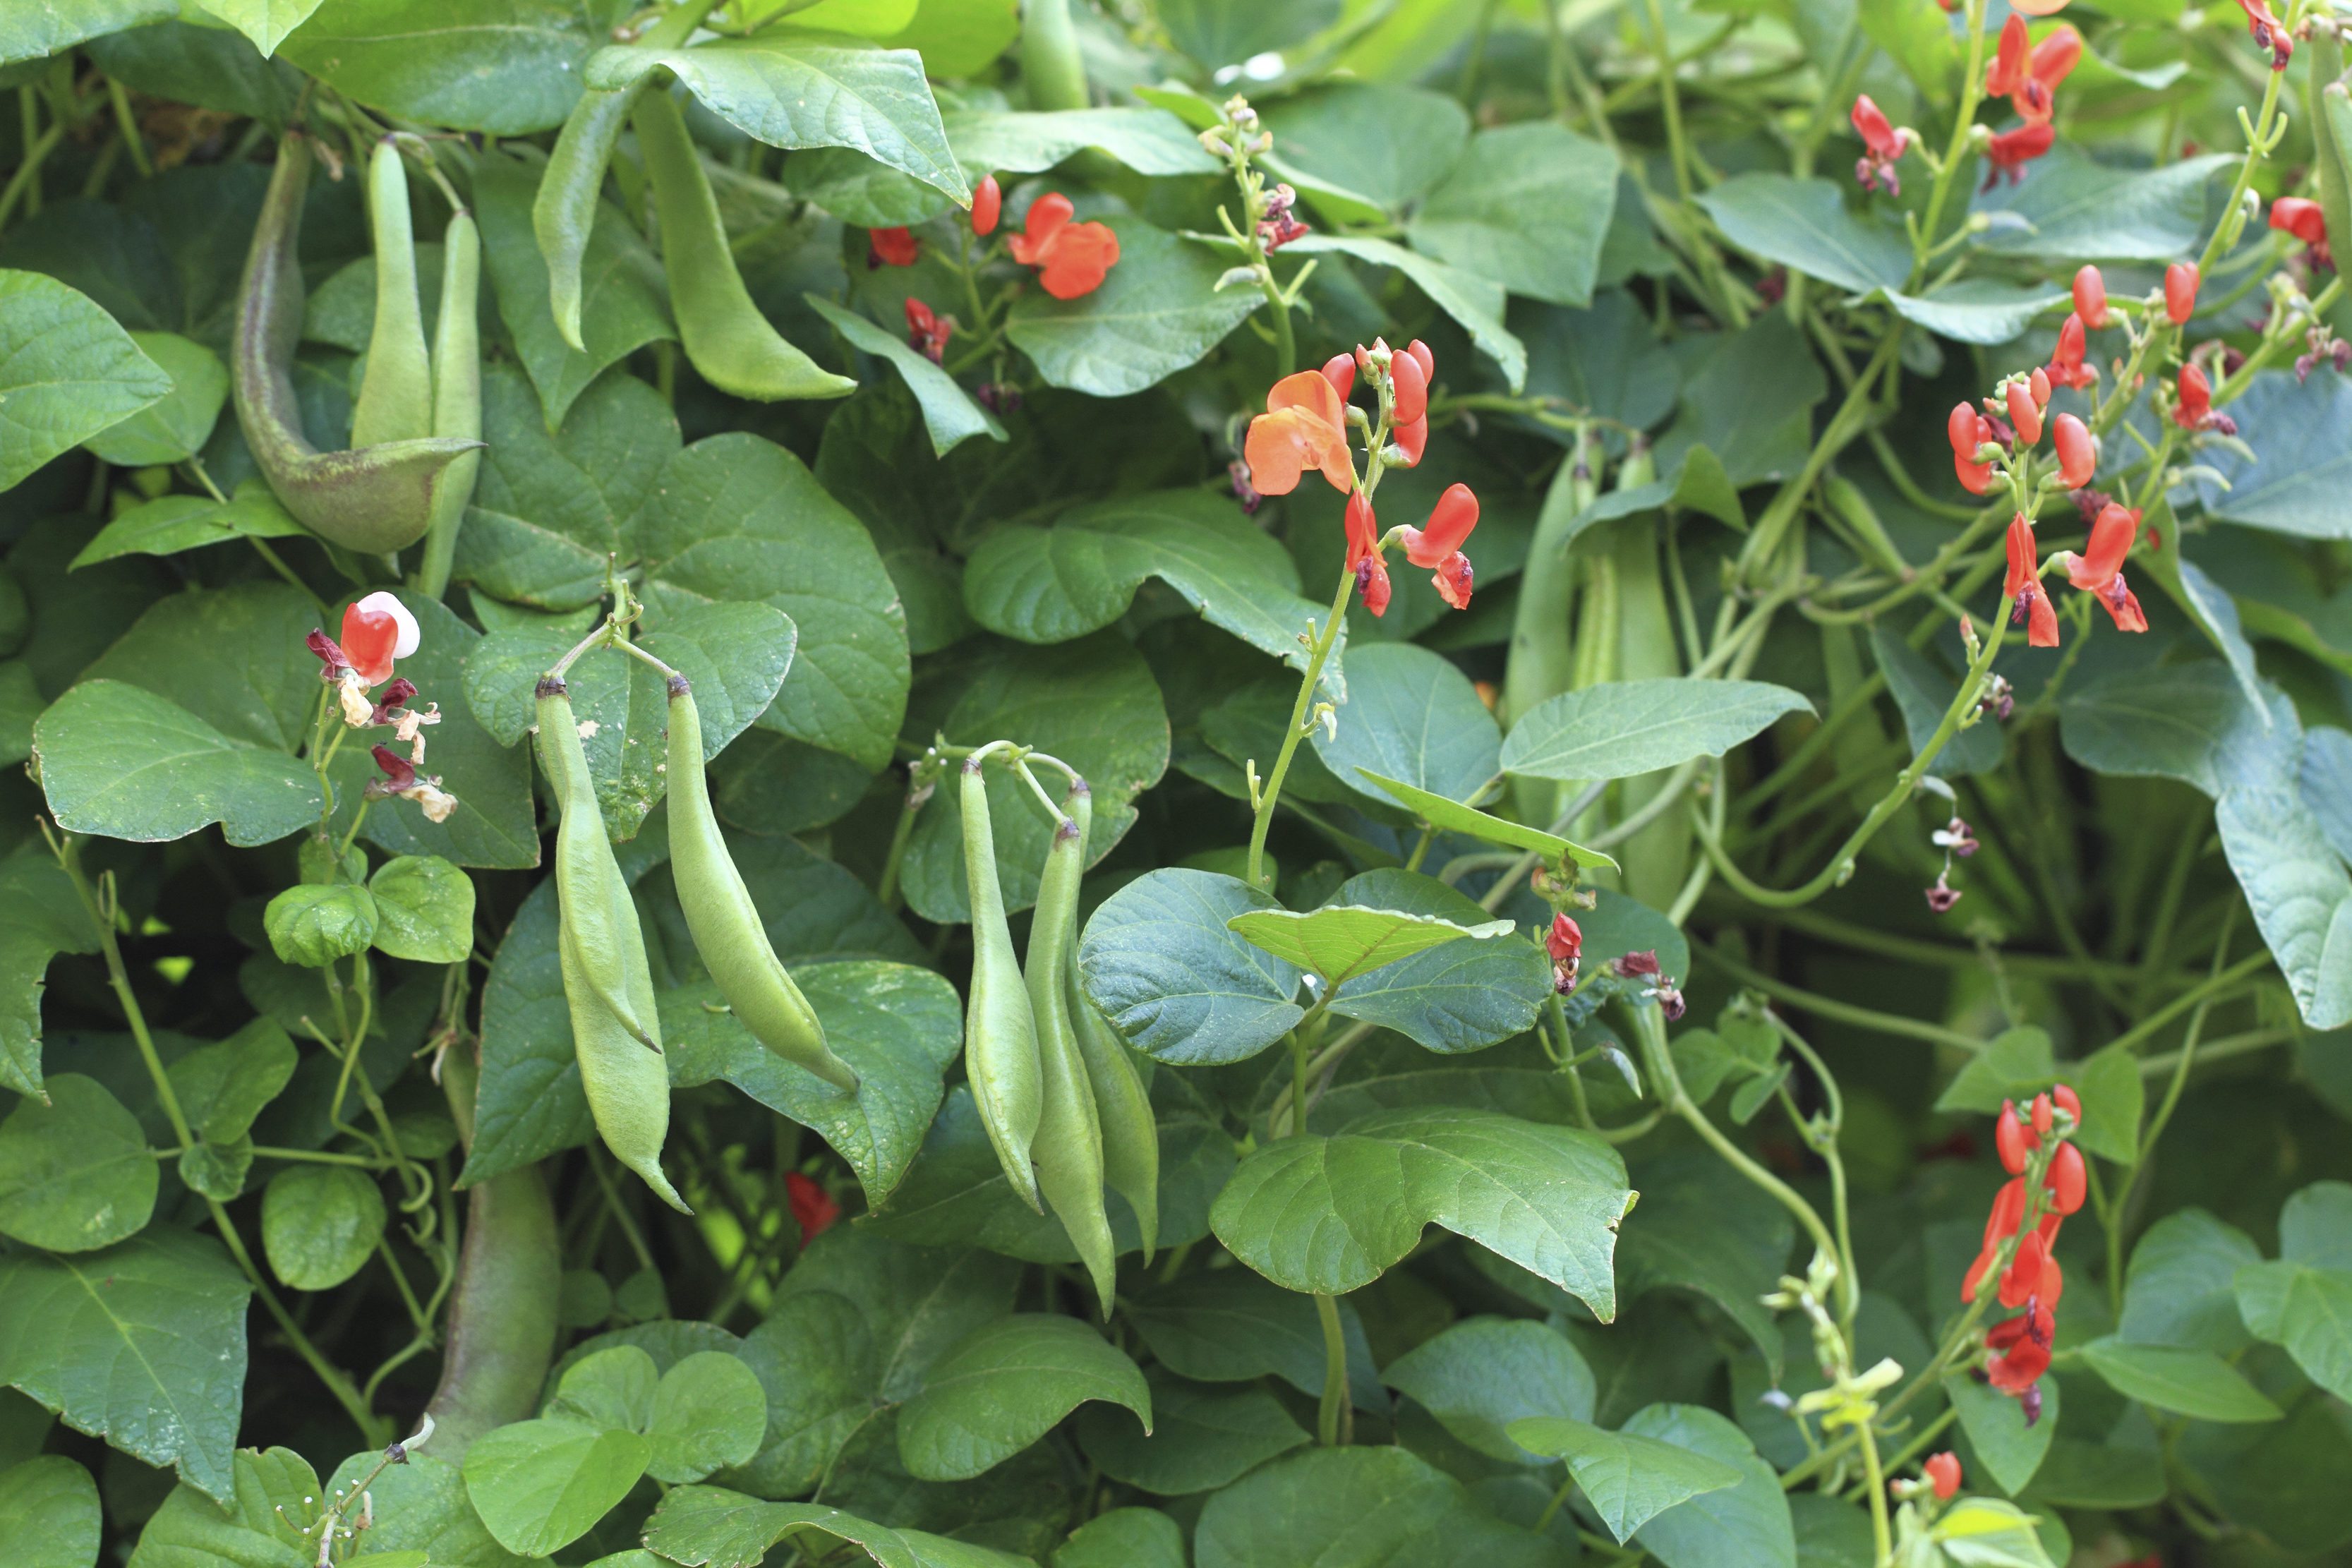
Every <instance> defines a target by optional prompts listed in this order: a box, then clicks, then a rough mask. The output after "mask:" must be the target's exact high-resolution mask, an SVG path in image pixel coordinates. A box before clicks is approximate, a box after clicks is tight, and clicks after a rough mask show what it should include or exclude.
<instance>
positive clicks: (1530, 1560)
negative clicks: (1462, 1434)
mask: <svg viewBox="0 0 2352 1568" xmlns="http://www.w3.org/2000/svg"><path fill="white" fill-rule="evenodd" d="M1192 1560H1193V1562H1194V1563H1196V1564H1197V1565H1198V1568H1297V1565H1298V1564H1300V1563H1315V1564H1317V1565H1318V1568H1324V1565H1326V1564H1328V1568H1379V1565H1381V1564H1389V1563H1395V1564H1402V1563H1412V1565H1413V1568H1553V1565H1554V1564H1556V1563H1559V1561H1560V1551H1559V1547H1558V1546H1556V1545H1555V1544H1553V1543H1552V1542H1549V1541H1547V1540H1545V1539H1543V1538H1541V1537H1539V1536H1536V1535H1532V1534H1529V1533H1528V1531H1524V1530H1521V1529H1520V1528H1518V1527H1517V1525H1513V1524H1506V1523H1505V1522H1503V1521H1501V1520H1499V1519H1496V1518H1495V1517H1494V1515H1492V1514H1491V1513H1489V1512H1487V1511H1486V1510H1485V1509H1484V1508H1482V1507H1480V1506H1479V1505H1478V1503H1477V1502H1476V1501H1475V1500H1474V1498H1473V1496H1472V1494H1471V1493H1470V1492H1469V1491H1468V1490H1467V1489H1465V1488H1464V1487H1463V1485H1462V1483H1461V1482H1459V1481H1457V1480H1455V1479H1454V1478H1453V1477H1451V1476H1449V1475H1446V1474H1445V1473H1444V1471H1442V1470H1438V1469H1436V1468H1433V1467H1432V1466H1431V1465H1430V1464H1429V1463H1428V1462H1427V1461H1426V1460H1423V1459H1422V1458H1419V1457H1418V1456H1416V1455H1413V1454H1411V1453H1408V1452H1406V1451H1405V1450H1404V1449H1402V1448H1398V1447H1343V1448H1310V1449H1308V1450H1307V1451H1305V1452H1303V1453H1298V1454H1294V1455H1291V1456H1290V1457H1289V1458H1283V1459H1277V1460H1276V1461H1275V1462H1274V1463H1273V1464H1270V1465H1266V1466H1265V1467H1263V1468H1259V1469H1257V1470H1255V1471H1253V1472H1252V1473H1251V1474H1249V1475H1247V1476H1244V1477H1243V1478H1242V1479H1240V1480H1238V1481H1236V1482H1234V1484H1233V1485H1232V1486H1229V1487H1227V1488H1226V1489H1224V1490H1223V1491H1221V1492H1219V1493H1217V1494H1216V1495H1215V1496H1214V1497H1213V1498H1211V1499H1210V1500H1209V1505H1208V1507H1207V1508H1205V1509H1203V1510H1202V1512H1201V1522H1200V1525H1199V1527H1198V1529H1197V1530H1196V1531H1194V1534H1193V1539H1192Z"/></svg>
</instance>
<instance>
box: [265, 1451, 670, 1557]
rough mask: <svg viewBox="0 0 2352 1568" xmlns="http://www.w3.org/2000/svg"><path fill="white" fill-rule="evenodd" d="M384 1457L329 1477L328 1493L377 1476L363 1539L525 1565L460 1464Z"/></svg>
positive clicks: (426, 1457) (372, 1454) (385, 1547)
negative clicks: (482, 1507)
mask: <svg viewBox="0 0 2352 1568" xmlns="http://www.w3.org/2000/svg"><path fill="white" fill-rule="evenodd" d="M382 1459H383V1451H382V1450H380V1449H372V1450H362V1452H360V1453H357V1454H353V1455H352V1457H351V1458H348V1459H345V1460H344V1461H343V1462H342V1463H341V1465H339V1466H338V1467H336V1469H335V1473H334V1474H333V1475H332V1476H331V1477H330V1478H329V1479H328V1481H327V1490H326V1495H327V1496H330V1497H331V1496H334V1495H335V1494H336V1493H338V1492H341V1493H343V1494H344V1495H346V1496H348V1495H349V1492H350V1489H351V1488H352V1487H355V1486H357V1485H358V1484H359V1483H360V1481H361V1479H362V1478H363V1477H366V1476H367V1475H369V1474H371V1473H373V1474H374V1475H375V1479H374V1480H373V1481H370V1482H369V1483H368V1489H369V1490H370V1491H372V1492H373V1493H374V1494H375V1524H374V1527H373V1528H372V1529H371V1530H370V1531H368V1533H367V1534H366V1535H364V1536H362V1538H361V1539H362V1541H363V1542H365V1543H366V1544H367V1546H368V1547H369V1548H370V1549H371V1550H372V1551H375V1552H421V1553H423V1554H424V1556H425V1560H426V1561H427V1562H428V1563H448V1564H450V1565H451V1568H461V1565H462V1568H522V1565H521V1563H520V1562H519V1561H518V1560H517V1559H515V1558H514V1557H513V1556H512V1555H511V1554H509V1552H507V1550H506V1548H504V1547H503V1546H500V1545H499V1543H498V1542H496V1541H495V1540H493V1539H492V1538H491V1536H490V1532H489V1529H488V1526H486V1525H485V1524H483V1522H482V1518H481V1515H479V1514H478V1513H476V1512H475V1511H474V1505H473V1503H472V1502H471V1501H470V1500H468V1499H467V1496H466V1477H465V1473H464V1472H463V1471H461V1470H460V1469H458V1468H457V1466H456V1465H453V1464H451V1463H449V1462H448V1461H447V1460H446V1459H436V1458H433V1456H431V1455H430V1454H426V1453H423V1452H419V1451H415V1450H411V1451H410V1453H409V1456H408V1463H406V1464H404V1465H390V1466H386V1467H385V1468H383V1469H382V1470H381V1471H378V1470H377V1469H376V1466H377V1464H378V1462H379V1461H380V1460H382ZM360 1561H361V1562H364V1561H365V1559H364V1558H362V1559H360ZM288 1568H292V1564H290V1563H289V1564H288ZM629 1568H636V1565H634V1564H633V1565H629Z"/></svg>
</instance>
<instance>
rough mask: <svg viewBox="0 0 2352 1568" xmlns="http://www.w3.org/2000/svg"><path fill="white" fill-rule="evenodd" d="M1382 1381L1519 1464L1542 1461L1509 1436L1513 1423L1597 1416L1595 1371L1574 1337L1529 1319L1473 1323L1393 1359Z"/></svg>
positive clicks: (1472, 1441)
mask: <svg viewBox="0 0 2352 1568" xmlns="http://www.w3.org/2000/svg"><path fill="white" fill-rule="evenodd" d="M1381 1381H1382V1382H1383V1383H1385V1384H1388V1385H1389V1386H1390V1387H1391V1388H1393V1389H1395V1390H1396V1391H1397V1392H1398V1393H1400V1394H1409V1395H1411V1396H1412V1398H1413V1399H1414V1400H1416V1401H1418V1402H1419V1403H1420V1404H1421V1405H1422V1406H1423V1408H1425V1409H1426V1410H1428V1412H1429V1413H1430V1414H1431V1415H1434V1416H1436V1417H1437V1419H1438V1423H1439V1425H1441V1426H1444V1428H1445V1429H1446V1430H1447V1431H1448V1432H1451V1433H1453V1434H1454V1436H1456V1437H1459V1438H1460V1439H1462V1441H1464V1442H1465V1443H1467V1444H1469V1445H1470V1447H1473V1448H1475V1449H1477V1450H1478V1451H1479V1452H1480V1453H1482V1454H1485V1455H1486V1456H1487V1457H1488V1458H1496V1459H1503V1460H1507V1461H1508V1462H1510V1463H1512V1464H1521V1465H1524V1464H1534V1463H1537V1462H1538V1458H1537V1456H1535V1455H1532V1454H1529V1453H1528V1451H1527V1450H1526V1449H1525V1448H1522V1447H1519V1446H1518V1445H1517V1443H1515V1442H1513V1441H1512V1440H1511V1439H1510V1437H1509V1436H1508V1435H1507V1431H1506V1428H1507V1427H1508V1426H1510V1425H1511V1424H1512V1423H1513V1422H1515V1421H1519V1420H1523V1419H1526V1418H1528V1417H1530V1416H1545V1415H1568V1416H1572V1417H1573V1418H1575V1419H1576V1420H1579V1421H1589V1420H1591V1418H1592V1398H1593V1382H1592V1369H1591V1367H1589V1366H1587V1365H1586V1364H1585V1363H1584V1358H1583V1357H1582V1356H1580V1355H1579V1354H1578V1353H1577V1352H1576V1347H1575V1346H1574V1345H1572V1344H1570V1343H1569V1342H1568V1337H1567V1335H1565V1334H1564V1333H1562V1332H1560V1331H1559V1330H1557V1329H1554V1328H1551V1327H1549V1326H1548V1325H1546V1324H1543V1323H1534V1322H1528V1321H1525V1320H1512V1319H1507V1318H1470V1319H1466V1320H1465V1321H1462V1322H1458V1323H1456V1324H1454V1326H1453V1327H1452V1328H1450V1329H1447V1330H1446V1331H1444V1333H1442V1334H1439V1335H1438V1336H1437V1337H1435V1338H1434V1339H1429V1340H1424V1341H1423V1342H1421V1343H1420V1344H1418V1345H1416V1346H1414V1347H1413V1348H1412V1350H1410V1351H1408V1352H1405V1353H1404V1354H1403V1355H1402V1356H1400V1357H1399V1358H1397V1359H1396V1360H1395V1361H1392V1362H1391V1363H1389V1364H1388V1367H1387V1368H1386V1370H1384V1371H1383V1372H1382V1373H1381Z"/></svg>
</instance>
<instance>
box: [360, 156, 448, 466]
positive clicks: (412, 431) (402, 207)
mask: <svg viewBox="0 0 2352 1568" xmlns="http://www.w3.org/2000/svg"><path fill="white" fill-rule="evenodd" d="M368 221H369V226H370V227H372V228H373V230H374V233H375V326H374V328H373V330H372V331H370V332H369V334H368V352H367V373H366V374H365V375H363V376H362V378H361V380H360V395H359V398H358V400H357V401H356V402H354V403H353V404H352V446H354V447H373V446H375V445H376V444H377V443H379V442H383V441H415V440H417V439H419V438H421V437H426V436H432V435H436V434H438V432H436V430H435V429H434V428H433V372H432V367H431V365H430V363H428V360H427V357H426V355H425V309H424V306H423V305H422V304H421V303H420V302H419V301H418V300H417V297H416V234H415V226H414V224H413V223H412V222H411V220H410V216H409V211H408V165H407V163H405V162H404V161H403V159H402V158H401V156H400V149H399V148H398V147H397V146H396V145H394V142H393V139H392V138H391V137H389V136H386V137H384V138H383V139H382V140H380V141H378V142H376V144H375V151H374V153H372V154H371V155H370V156H369V158H368ZM442 319H443V320H444V321H446V320H447V319H448V307H447V302H446V300H445V301H444V302H443V306H442Z"/></svg>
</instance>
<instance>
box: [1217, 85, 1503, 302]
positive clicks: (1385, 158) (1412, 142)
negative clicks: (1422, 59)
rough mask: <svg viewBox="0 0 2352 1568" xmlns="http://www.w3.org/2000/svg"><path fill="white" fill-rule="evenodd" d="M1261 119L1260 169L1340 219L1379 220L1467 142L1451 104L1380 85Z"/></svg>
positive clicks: (1320, 96) (1341, 88) (1337, 90)
mask: <svg viewBox="0 0 2352 1568" xmlns="http://www.w3.org/2000/svg"><path fill="white" fill-rule="evenodd" d="M1220 63H1223V62H1220ZM1264 115H1265V128H1266V129H1267V130H1268V131H1270V132H1273V134H1274V151H1273V152H1272V153H1270V154H1267V155H1266V159H1265V161H1266V163H1268V165H1269V166H1271V167H1274V168H1275V169H1276V171H1277V172H1278V173H1279V174H1281V176H1282V177H1283V178H1284V179H1286V180H1289V181H1291V182H1292V183H1293V184H1296V185H1297V187H1298V189H1299V190H1301V191H1303V192H1305V193H1306V195H1307V199H1308V201H1309V202H1310V203H1312V204H1314V205H1316V206H1317V207H1318V208H1324V207H1328V208H1330V209H1331V211H1332V215H1333V216H1336V217H1338V218H1339V219H1341V220H1342V221H1353V222H1360V223H1361V222H1371V223H1378V222H1381V221H1383V220H1384V219H1386V218H1387V217H1388V216H1389V215H1390V214H1391V213H1392V212H1395V211H1397V210H1399V209H1401V208H1402V207H1403V206H1404V205H1405V204H1406V203H1407V202H1410V201H1412V199H1413V198H1414V197H1416V196H1418V195H1422V194H1423V193H1424V192H1426V191H1428V190H1429V189H1430V188H1431V187H1432V186H1433V185H1435V184H1437V183H1438V181H1439V180H1441V179H1443V178H1444V176H1445V175H1446V174H1447V173H1448V172H1449V171H1450V170H1452V169H1453V168H1454V167H1455V165H1456V162H1457V160H1459V159H1460V157H1461V155H1462V150H1463V148H1464V147H1465V146H1466V145H1468V143H1469V141H1470V117H1469V115H1468V114H1466V113H1465V112H1464V111H1463V109H1462V106H1461V105H1460V104H1459V103H1457V102H1455V101H1454V100H1453V99H1451V98H1448V97H1446V96H1445V95H1444V94H1443V93H1437V92H1429V91H1425V90H1423V89H1419V88H1410V87H1396V86H1391V85H1389V84H1387V83H1383V82H1370V81H1342V82H1333V83H1330V84H1328V85H1327V86H1323V87H1318V88H1314V89H1309V90H1308V91H1306V92H1302V93H1299V94H1297V96H1296V97H1291V98H1283V99H1278V100H1276V101H1275V102H1274V103H1273V104H1272V105H1270V106H1268V107H1267V108H1266V109H1265V111H1264ZM1490 314H1493V315H1496V316H1499V315H1501V314H1502V311H1501V310H1499V309H1498V310H1494V311H1491V312H1490Z"/></svg>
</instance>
